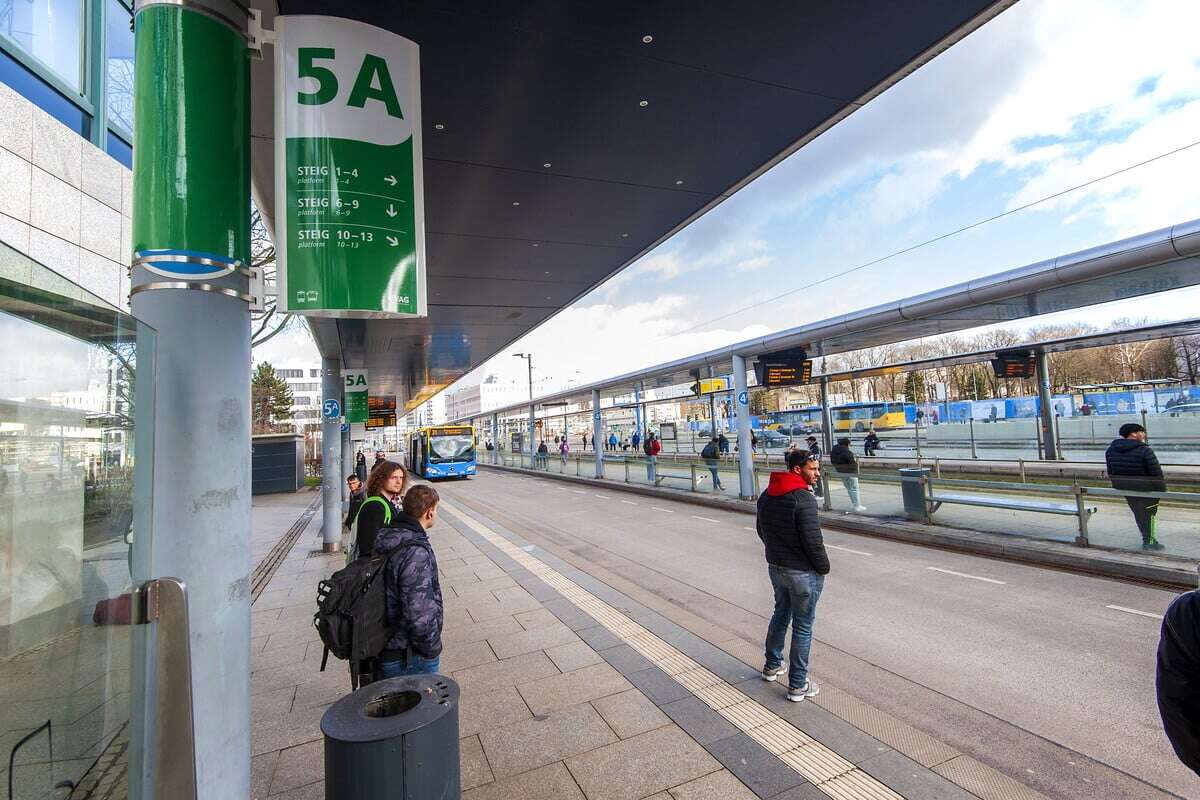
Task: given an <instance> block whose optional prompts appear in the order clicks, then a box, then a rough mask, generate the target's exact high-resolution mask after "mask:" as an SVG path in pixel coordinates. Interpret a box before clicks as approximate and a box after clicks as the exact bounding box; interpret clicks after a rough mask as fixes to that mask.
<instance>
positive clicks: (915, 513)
mask: <svg viewBox="0 0 1200 800" xmlns="http://www.w3.org/2000/svg"><path fill="white" fill-rule="evenodd" d="M928 477H929V468H928V467H903V468H901V470H900V478H901V481H900V496H901V497H903V498H904V516H906V517H908V518H909V519H911V520H915V521H917V522H925V521H926V520H928V519H929V511H928V509H927V508H926V507H925V484H923V483H921V482H920V481H918V480H916V479H917V478H928ZM906 478H907V480H905V479H906Z"/></svg>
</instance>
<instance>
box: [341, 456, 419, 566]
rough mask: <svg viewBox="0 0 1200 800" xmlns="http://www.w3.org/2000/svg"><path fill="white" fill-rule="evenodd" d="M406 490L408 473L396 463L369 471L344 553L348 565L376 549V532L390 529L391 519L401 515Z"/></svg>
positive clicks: (379, 466) (392, 462)
mask: <svg viewBox="0 0 1200 800" xmlns="http://www.w3.org/2000/svg"><path fill="white" fill-rule="evenodd" d="M407 488H408V472H407V471H406V470H405V469H404V467H403V466H401V465H400V464H397V463H396V462H395V461H384V462H382V463H380V464H378V465H377V466H376V467H375V468H374V469H373V470H371V476H370V477H369V478H368V479H367V499H366V500H363V502H362V505H361V506H359V507H358V515H357V516H356V517H355V520H354V538H353V541H352V543H351V545H350V550H349V551H348V552H347V554H346V555H347V559H346V560H347V563H349V562H350V561H353V560H354V559H356V558H365V557H367V556H369V555H371V553H372V551H374V549H375V539H376V537H377V536H378V535H379V531H381V530H382V529H384V528H387V527H390V526H391V523H392V517H394V516H396V515H397V514H399V513H401V510H402V507H401V505H400V503H401V499H402V498H403V497H404V491H405V490H406V489H407Z"/></svg>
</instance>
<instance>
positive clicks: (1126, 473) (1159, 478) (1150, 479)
mask: <svg viewBox="0 0 1200 800" xmlns="http://www.w3.org/2000/svg"><path fill="white" fill-rule="evenodd" d="M1104 461H1105V463H1106V464H1107V465H1108V478H1109V480H1111V481H1112V485H1113V488H1114V489H1125V490H1128V491H1131V492H1165V491H1166V490H1167V482H1166V481H1165V480H1163V471H1162V467H1160V466H1159V465H1158V458H1156V457H1155V455H1154V451H1153V450H1151V449H1150V445H1148V444H1146V443H1145V442H1139V441H1138V440H1137V439H1113V443H1112V444H1110V445H1109V446H1108V450H1106V451H1105V452H1104Z"/></svg>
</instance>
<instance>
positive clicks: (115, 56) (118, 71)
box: [0, 0, 133, 138]
mask: <svg viewBox="0 0 1200 800" xmlns="http://www.w3.org/2000/svg"><path fill="white" fill-rule="evenodd" d="M0 2H2V0H0ZM105 6H106V8H105V11H104V51H105V52H104V63H105V80H106V81H107V84H106V91H105V98H106V101H107V103H108V106H107V108H108V124H109V126H111V127H113V128H115V129H117V130H120V131H122V132H123V133H124V135H125V137H126V138H129V137H130V136H131V134H132V133H133V25H132V23H133V12H131V11H130V10H129V9H128V8H126V7H125V4H124V3H122V2H120V0H107V2H106V3H105Z"/></svg>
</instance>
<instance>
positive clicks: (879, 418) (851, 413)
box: [830, 403, 905, 433]
mask: <svg viewBox="0 0 1200 800" xmlns="http://www.w3.org/2000/svg"><path fill="white" fill-rule="evenodd" d="M830 412H831V414H832V416H833V429H834V430H835V431H854V432H855V433H862V432H863V431H867V430H870V429H871V428H874V429H875V430H877V431H884V430H888V429H889V428H903V427H904V424H905V423H904V403H848V404H846V405H844V406H835V407H834V408H832V409H830Z"/></svg>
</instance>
